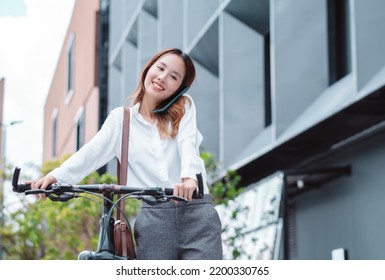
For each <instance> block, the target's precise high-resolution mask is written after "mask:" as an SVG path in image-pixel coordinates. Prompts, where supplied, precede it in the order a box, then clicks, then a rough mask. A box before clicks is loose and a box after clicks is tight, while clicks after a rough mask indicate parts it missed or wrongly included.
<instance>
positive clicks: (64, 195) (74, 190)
mask: <svg viewBox="0 0 385 280" xmlns="http://www.w3.org/2000/svg"><path fill="white" fill-rule="evenodd" d="M19 175H20V168H18V167H16V168H15V170H14V173H13V178H12V190H13V192H17V193H24V194H25V195H33V194H45V195H46V196H47V197H48V198H49V199H50V200H52V201H54V202H57V201H59V202H67V201H69V200H71V199H73V198H85V197H84V196H82V195H81V194H82V193H83V194H84V193H86V194H91V195H95V196H97V197H99V198H102V199H103V211H102V216H101V218H100V229H99V240H98V248H97V250H96V251H90V250H85V251H82V252H80V253H79V255H78V260H130V259H131V258H130V257H129V256H128V257H122V256H118V255H116V253H115V248H114V223H115V219H114V218H113V212H114V209H115V208H116V209H117V211H121V210H120V208H119V207H118V205H117V204H118V202H119V201H120V200H121V199H123V200H125V199H127V198H135V199H139V200H142V201H145V202H146V203H148V204H150V205H155V204H158V203H164V202H169V201H171V200H176V201H180V202H187V199H185V198H184V197H180V196H174V195H173V189H172V188H162V187H152V188H142V187H138V188H136V187H135V188H134V187H128V186H122V185H115V184H90V185H75V184H66V183H55V184H51V185H50V186H48V187H47V189H45V190H42V189H38V190H31V185H30V184H19V183H18V181H19ZM196 176H197V182H198V189H197V191H195V192H194V194H193V198H202V197H203V179H202V174H197V175H196ZM118 194H124V195H123V196H121V197H120V198H119V199H118V200H116V201H115V202H114V196H115V195H118ZM93 201H94V202H95V203H97V202H96V201H95V200H93ZM122 214H123V217H124V219H125V222H126V223H127V225H128V226H129V227H130V223H129V221H128V219H127V217H126V215H125V213H123V212H122ZM132 246H134V244H132Z"/></svg>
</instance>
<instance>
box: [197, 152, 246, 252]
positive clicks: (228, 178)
mask: <svg viewBox="0 0 385 280" xmlns="http://www.w3.org/2000/svg"><path fill="white" fill-rule="evenodd" d="M201 157H202V159H203V160H204V162H205V166H206V170H207V174H208V181H209V189H210V193H211V194H212V195H213V199H214V204H215V205H217V206H219V207H221V206H222V207H225V209H226V211H230V212H231V213H227V215H226V217H228V218H227V219H223V218H224V217H221V218H222V239H223V240H222V241H223V245H224V246H226V247H227V248H228V249H229V250H230V251H231V255H232V259H238V258H240V257H246V258H247V256H246V252H245V251H244V248H243V247H242V246H239V242H237V241H239V240H241V239H242V238H243V237H244V233H243V228H244V225H239V223H235V221H236V220H237V218H238V216H239V215H240V214H243V215H245V214H247V212H248V211H249V209H248V208H247V207H243V206H242V205H239V204H236V203H235V202H234V199H235V198H236V197H237V196H238V195H239V194H240V193H242V192H243V191H244V188H243V187H242V186H240V182H241V176H240V175H239V174H238V173H237V172H236V171H235V170H227V171H226V173H225V174H224V175H222V176H220V175H218V171H217V170H218V169H219V168H218V164H219V163H218V161H216V160H215V159H214V155H213V154H212V153H202V154H201ZM230 202H232V205H231V207H230V206H229V203H230ZM234 203H235V205H234ZM234 225H236V226H234Z"/></svg>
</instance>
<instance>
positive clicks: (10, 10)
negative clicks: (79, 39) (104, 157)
mask: <svg viewBox="0 0 385 280" xmlns="http://www.w3.org/2000/svg"><path fill="white" fill-rule="evenodd" d="M74 2H75V0H0V79H1V78H4V79H5V89H4V112H3V124H4V125H3V127H6V128H5V130H6V135H5V139H3V140H5V141H3V151H5V156H6V160H7V162H8V163H12V164H14V165H16V166H19V167H21V168H22V170H23V171H22V173H24V174H27V173H28V172H29V173H30V174H32V175H31V176H33V174H38V173H36V169H33V168H31V167H30V165H31V164H32V165H37V166H41V164H42V157H43V133H44V131H43V126H44V121H43V120H44V119H43V113H44V104H45V99H46V97H47V94H48V90H49V87H50V84H51V80H52V77H53V74H54V71H55V68H56V65H57V62H58V59H59V54H60V51H61V48H62V45H63V42H64V39H65V35H66V32H67V28H68V25H69V22H70V19H71V16H72V10H73V6H74ZM14 121H21V122H20V123H18V124H15V125H12V126H10V125H9V124H10V123H12V122H14Z"/></svg>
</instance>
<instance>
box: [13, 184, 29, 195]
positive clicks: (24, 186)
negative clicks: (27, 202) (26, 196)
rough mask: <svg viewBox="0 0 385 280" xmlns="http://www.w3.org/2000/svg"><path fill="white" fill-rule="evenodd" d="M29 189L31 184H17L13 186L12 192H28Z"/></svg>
mask: <svg viewBox="0 0 385 280" xmlns="http://www.w3.org/2000/svg"><path fill="white" fill-rule="evenodd" d="M30 189H31V184H18V185H14V186H13V188H12V190H13V191H14V192H18V193H23V192H25V191H29V190H30Z"/></svg>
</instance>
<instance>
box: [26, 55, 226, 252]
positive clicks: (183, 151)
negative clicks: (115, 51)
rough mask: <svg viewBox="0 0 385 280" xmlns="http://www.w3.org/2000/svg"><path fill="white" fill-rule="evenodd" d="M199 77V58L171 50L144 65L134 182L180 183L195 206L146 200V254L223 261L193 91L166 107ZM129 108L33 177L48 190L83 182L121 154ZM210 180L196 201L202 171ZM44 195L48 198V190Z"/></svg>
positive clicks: (141, 222)
mask: <svg viewBox="0 0 385 280" xmlns="http://www.w3.org/2000/svg"><path fill="white" fill-rule="evenodd" d="M194 79H195V67H194V64H193V62H192V60H191V58H190V57H189V56H188V55H187V54H185V53H183V52H182V51H181V50H179V49H166V50H163V51H161V52H159V53H157V54H155V56H154V57H153V58H151V59H150V61H148V63H147V64H146V65H145V67H144V68H143V70H142V73H141V76H140V80H139V83H138V86H137V88H136V89H135V91H134V92H133V94H132V96H131V98H132V106H131V107H130V136H129V152H128V170H127V185H128V186H133V187H134V186H143V187H154V186H164V187H172V188H174V195H178V196H183V197H185V198H187V199H188V200H189V202H188V203H175V202H169V203H164V204H160V205H156V206H149V205H147V204H146V203H143V204H142V208H141V211H140V213H139V215H138V217H137V219H136V221H135V226H134V230H135V239H136V245H137V258H138V259H222V242H221V223H220V220H219V217H218V214H217V212H216V210H215V208H214V206H213V204H212V197H211V195H210V194H209V190H208V187H207V185H206V182H205V181H206V180H205V178H206V176H205V174H206V173H205V167H204V164H203V161H202V159H201V158H200V156H199V145H200V144H201V142H202V136H201V134H200V133H199V131H198V129H197V124H196V110H195V105H194V102H193V99H192V98H191V96H189V95H188V94H184V95H182V96H180V97H179V98H178V99H177V100H176V101H175V102H173V103H172V105H171V106H170V107H168V108H167V110H165V111H163V112H156V111H155V110H156V109H159V108H164V107H165V106H166V105H167V104H169V102H170V101H171V100H173V99H174V98H175V97H176V96H177V95H178V93H179V92H180V91H181V90H183V89H185V88H186V87H190V86H191V84H192V83H193V81H194ZM122 126H123V107H119V108H116V109H114V110H112V111H111V113H110V114H109V116H108V118H107V119H106V121H105V123H104V124H103V126H102V128H101V129H100V131H99V132H98V133H97V134H96V135H95V137H94V138H93V139H92V140H91V141H90V142H89V143H87V144H86V145H84V146H83V147H82V148H81V149H80V150H79V151H78V152H76V153H75V154H73V155H72V156H71V157H70V158H69V159H68V160H66V161H65V162H64V163H63V164H62V165H61V166H60V167H59V168H56V169H54V170H53V171H52V172H50V173H49V174H47V175H46V176H45V177H43V178H41V179H39V180H37V181H36V182H32V188H33V189H37V188H41V189H45V188H46V187H47V186H48V185H49V184H51V183H55V182H67V183H77V182H79V181H80V180H81V179H82V178H84V177H85V176H87V175H88V174H90V173H91V172H92V171H94V170H97V169H98V168H100V167H101V166H103V165H104V164H106V163H107V162H108V161H110V160H111V159H112V158H114V157H117V158H118V159H120V153H121V144H122V143H121V139H122ZM199 173H202V174H203V178H204V184H205V186H204V193H205V195H204V198H203V199H196V200H195V199H192V194H193V192H194V190H195V189H196V188H197V181H196V174H199ZM38 198H42V199H45V196H44V195H42V196H40V197H38Z"/></svg>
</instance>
